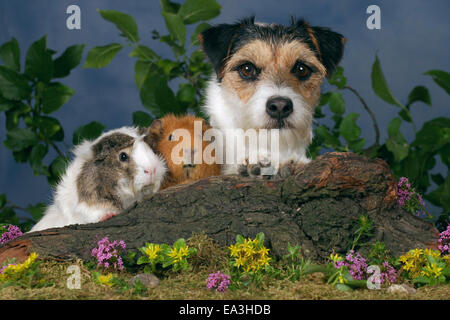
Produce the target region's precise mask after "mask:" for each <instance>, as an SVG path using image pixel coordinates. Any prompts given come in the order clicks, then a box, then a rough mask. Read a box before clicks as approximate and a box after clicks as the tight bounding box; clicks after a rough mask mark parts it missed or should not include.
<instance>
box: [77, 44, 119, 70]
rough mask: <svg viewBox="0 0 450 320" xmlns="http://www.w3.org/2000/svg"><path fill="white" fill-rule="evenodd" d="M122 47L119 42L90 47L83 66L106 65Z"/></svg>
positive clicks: (99, 66) (95, 66)
mask: <svg viewBox="0 0 450 320" xmlns="http://www.w3.org/2000/svg"><path fill="white" fill-rule="evenodd" d="M122 48H123V46H122V45H121V44H120V43H111V44H108V45H106V46H99V47H94V48H91V49H90V50H89V53H88V56H87V59H86V62H85V63H84V65H83V68H103V67H106V66H107V65H108V64H109V63H110V62H111V60H112V59H114V57H115V56H116V54H117V53H118V52H119V51H120V50H121V49H122Z"/></svg>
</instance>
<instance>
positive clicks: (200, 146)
mask: <svg viewBox="0 0 450 320" xmlns="http://www.w3.org/2000/svg"><path fill="white" fill-rule="evenodd" d="M196 121H198V122H197V128H198V129H199V130H197V131H198V132H195V131H196V130H195V122H196ZM199 125H200V126H199ZM210 128H211V126H210V125H209V124H208V123H207V122H206V121H205V120H204V119H202V118H199V117H195V116H193V115H186V116H180V117H177V116H175V115H173V114H170V115H167V116H165V117H163V118H161V119H157V120H154V121H153V123H152V125H151V126H150V128H149V137H150V140H151V141H152V142H153V143H155V144H154V145H153V146H152V147H153V149H154V150H155V151H156V152H159V153H160V154H161V155H162V156H163V157H164V159H165V160H166V163H167V168H168V170H169V172H168V174H167V175H166V178H165V179H164V182H163V184H162V186H161V189H164V188H167V187H170V186H173V185H176V184H180V183H187V182H192V181H195V180H199V179H202V178H206V177H210V176H217V175H220V171H221V166H220V165H219V164H216V163H215V161H210V160H208V161H206V159H204V158H203V151H204V150H205V148H206V147H207V146H208V145H209V143H210V142H209V141H204V140H203V139H202V136H203V134H204V133H205V131H206V130H208V129H210ZM178 129H181V130H178ZM183 130H185V131H184V133H189V136H188V137H190V141H189V140H187V141H183V139H184V136H183ZM187 139H188V138H187ZM173 155H175V156H176V157H177V158H178V159H182V160H181V161H175V160H174V159H173ZM211 155H212V156H213V157H214V151H212V152H211ZM196 159H198V160H196ZM213 160H214V159H213ZM199 162H200V163H199Z"/></svg>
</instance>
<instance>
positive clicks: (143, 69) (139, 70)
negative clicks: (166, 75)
mask: <svg viewBox="0 0 450 320" xmlns="http://www.w3.org/2000/svg"><path fill="white" fill-rule="evenodd" d="M156 70H157V68H156V66H155V64H154V63H153V62H147V61H141V60H138V61H136V64H135V65H134V80H135V81H136V86H137V87H138V89H139V90H140V89H141V87H142V84H143V83H144V80H145V79H146V77H147V75H148V74H149V73H150V72H152V71H154V72H156Z"/></svg>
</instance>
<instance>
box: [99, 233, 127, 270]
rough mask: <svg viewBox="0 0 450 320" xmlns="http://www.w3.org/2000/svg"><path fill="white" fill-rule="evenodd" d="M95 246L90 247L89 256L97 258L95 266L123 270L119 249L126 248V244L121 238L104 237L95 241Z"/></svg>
mask: <svg viewBox="0 0 450 320" xmlns="http://www.w3.org/2000/svg"><path fill="white" fill-rule="evenodd" d="M97 246H98V247H97V248H94V249H92V251H91V256H93V257H95V258H96V259H97V266H99V267H104V268H106V269H107V268H109V267H112V268H113V269H119V270H123V268H124V267H123V261H122V257H121V256H120V251H121V250H122V249H123V250H125V249H126V244H125V242H124V241H123V240H120V241H116V240H114V241H112V242H111V241H109V239H108V237H104V238H103V239H101V240H100V241H98V242H97Z"/></svg>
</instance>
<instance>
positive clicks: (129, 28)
mask: <svg viewBox="0 0 450 320" xmlns="http://www.w3.org/2000/svg"><path fill="white" fill-rule="evenodd" d="M97 11H98V12H99V13H100V14H101V16H102V17H103V19H105V20H108V21H109V22H112V23H114V24H115V25H116V27H117V29H119V30H120V31H121V32H122V34H121V36H122V37H125V38H126V39H128V40H130V41H131V42H134V43H137V42H139V35H138V27H137V24H136V21H134V19H133V17H132V16H130V15H128V14H126V13H123V12H119V11H116V10H97Z"/></svg>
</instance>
